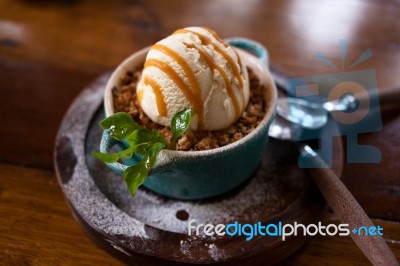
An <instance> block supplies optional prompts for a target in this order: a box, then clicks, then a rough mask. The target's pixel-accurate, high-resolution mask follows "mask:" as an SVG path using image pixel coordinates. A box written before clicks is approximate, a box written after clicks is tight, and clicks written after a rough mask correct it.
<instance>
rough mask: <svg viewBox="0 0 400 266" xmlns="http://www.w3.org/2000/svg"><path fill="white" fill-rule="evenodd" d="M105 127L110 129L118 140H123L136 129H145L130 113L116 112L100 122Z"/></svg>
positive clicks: (111, 134) (111, 133)
mask: <svg viewBox="0 0 400 266" xmlns="http://www.w3.org/2000/svg"><path fill="white" fill-rule="evenodd" d="M100 126H101V127H102V128H103V129H108V130H109V133H110V136H111V137H113V138H114V139H116V140H123V139H125V138H126V137H127V136H129V135H130V134H131V133H132V132H133V131H134V130H137V129H143V127H141V126H139V125H138V124H137V123H136V122H135V121H134V120H133V119H132V117H131V116H130V115H129V114H128V113H124V112H120V113H115V114H113V115H111V116H109V117H107V118H105V119H104V120H102V121H101V122H100Z"/></svg>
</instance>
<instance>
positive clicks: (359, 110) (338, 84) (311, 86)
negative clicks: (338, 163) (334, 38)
mask: <svg viewBox="0 0 400 266" xmlns="http://www.w3.org/2000/svg"><path fill="white" fill-rule="evenodd" d="M339 46H340V54H341V63H342V65H341V68H342V71H343V72H338V73H335V74H326V75H319V76H310V77H303V78H291V79H288V80H287V81H286V88H287V92H288V95H289V97H294V98H300V99H304V100H307V101H310V102H314V103H320V104H322V103H326V102H330V101H340V100H342V99H343V98H344V97H347V96H348V95H358V96H360V95H361V96H363V98H364V99H366V100H364V101H356V102H355V104H354V107H353V108H350V110H345V111H334V112H331V114H330V116H331V118H333V119H334V120H335V122H336V123H337V125H338V127H339V129H340V133H339V134H338V133H337V132H335V131H329V130H327V131H324V134H323V135H320V133H321V132H320V131H318V130H303V131H302V132H301V133H300V134H299V133H297V134H294V137H296V140H297V141H303V140H311V139H320V140H321V141H320V149H319V150H318V151H317V152H318V153H319V154H324V155H325V156H324V159H325V160H326V162H327V164H328V165H329V166H331V164H332V137H334V136H338V135H340V136H346V139H347V145H346V146H347V162H348V163H379V162H380V161H381V153H380V151H379V149H377V148H376V147H374V146H371V145H363V144H358V135H359V134H361V133H368V132H377V131H379V130H381V129H382V119H381V114H380V108H379V99H378V97H377V95H378V88H377V82H376V73H375V70H373V69H365V70H357V71H351V70H352V69H353V67H355V66H357V65H359V64H361V63H362V62H364V61H365V60H367V59H368V58H370V57H372V51H371V50H370V49H368V50H366V51H365V52H364V53H363V54H362V55H361V56H360V57H359V58H358V59H357V60H356V62H354V63H353V64H352V65H351V66H350V67H349V71H344V70H345V61H346V50H347V41H346V40H339ZM316 59H317V60H318V61H320V62H322V63H324V64H326V65H328V66H329V67H331V68H333V69H338V67H337V66H335V65H334V64H333V63H332V62H331V61H330V60H329V58H327V57H326V56H325V55H323V54H322V53H317V54H316ZM292 131H299V128H298V125H295V124H294V123H292ZM326 155H328V156H326ZM299 166H300V167H302V168H310V167H315V165H309V164H308V163H307V162H306V161H303V160H301V158H299Z"/></svg>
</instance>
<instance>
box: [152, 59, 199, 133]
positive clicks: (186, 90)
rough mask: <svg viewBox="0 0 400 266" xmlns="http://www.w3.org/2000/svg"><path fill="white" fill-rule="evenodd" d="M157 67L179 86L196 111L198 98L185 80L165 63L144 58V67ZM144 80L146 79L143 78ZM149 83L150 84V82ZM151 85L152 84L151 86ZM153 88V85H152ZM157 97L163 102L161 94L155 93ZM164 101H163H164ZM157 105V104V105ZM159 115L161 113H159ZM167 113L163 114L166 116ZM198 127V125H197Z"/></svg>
mask: <svg viewBox="0 0 400 266" xmlns="http://www.w3.org/2000/svg"><path fill="white" fill-rule="evenodd" d="M150 66H153V67H157V68H158V69H160V70H161V71H163V72H164V73H165V74H166V75H167V76H168V77H169V78H170V79H171V80H172V81H173V82H175V84H176V85H177V86H178V87H179V89H180V90H181V92H182V93H183V95H184V96H185V98H186V99H187V100H188V101H189V102H190V103H191V104H192V105H193V107H194V109H195V110H194V111H195V112H197V111H198V110H196V106H197V105H196V102H198V99H196V96H195V95H194V94H193V93H192V91H191V90H190V89H189V88H188V86H187V85H186V84H185V81H184V80H183V79H182V78H181V77H180V76H179V75H178V74H177V73H176V72H175V70H174V69H173V68H172V67H171V66H170V65H168V64H167V63H165V62H163V61H161V60H158V59H155V58H150V59H148V60H146V62H145V64H144V67H145V68H146V67H150ZM145 81H146V79H145ZM150 85H151V84H150ZM152 87H153V86H152ZM153 89H154V87H153ZM156 96H157V98H156V100H157V99H162V101H163V102H164V98H163V95H162V94H159V95H157V94H156ZM200 100H201V99H200ZM157 103H158V101H157ZM164 103H165V102H164ZM157 107H158V105H157ZM160 115H161V113H160ZM166 115H167V114H165V115H164V116H166ZM199 120H200V116H199ZM199 127H200V125H199Z"/></svg>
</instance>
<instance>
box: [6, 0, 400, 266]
mask: <svg viewBox="0 0 400 266" xmlns="http://www.w3.org/2000/svg"><path fill="white" fill-rule="evenodd" d="M399 12H400V6H399V4H398V2H397V1H394V0H391V1H384V2H382V1H380V2H379V3H378V2H377V1H372V0H366V1H363V0H349V1H327V0H323V1H306V0H303V1H298V0H284V1H259V0H249V1H246V3H245V4H243V2H242V1H240V0H218V1H213V0H203V1H196V3H194V2H191V1H184V0H170V1H156V0H149V1H147V0H146V1H143V0H116V1H107V0H99V1H93V0H52V1H47V0H15V1H0V136H1V138H0V162H2V163H8V164H7V165H2V166H1V167H0V184H1V186H0V199H1V201H0V212H1V216H0V228H1V232H0V236H1V237H2V238H3V239H5V241H0V261H1V262H3V261H6V262H8V263H5V264H11V265H20V264H34V265H35V264H39V265H48V264H65V265H71V264H77V263H79V264H85V263H86V264H87V265H92V264H107V265H119V263H118V262H117V261H115V260H113V259H112V258H110V257H109V256H108V255H107V254H105V253H104V252H102V251H101V250H98V249H97V248H96V247H95V246H94V245H93V244H92V242H91V241H90V240H89V239H88V238H87V237H86V236H84V235H83V233H82V231H81V230H80V229H79V228H78V226H77V224H76V223H75V222H74V221H73V220H72V217H71V215H70V213H69V211H68V209H67V207H66V205H65V203H64V201H63V200H62V197H61V192H60V190H59V189H58V187H57V186H56V185H55V179H54V177H53V176H54V174H53V172H52V169H53V161H52V153H53V143H54V139H55V135H56V132H57V129H58V127H59V124H60V122H61V119H62V116H63V114H64V112H65V111H66V110H67V108H68V106H69V105H70V103H71V102H72V101H73V98H74V97H75V96H76V95H78V93H79V92H80V91H81V90H82V89H83V88H85V86H86V85H87V84H88V83H90V82H91V81H92V80H93V79H94V78H96V77H97V76H99V75H101V74H103V73H104V72H105V71H108V70H111V69H113V68H114V67H115V66H116V65H117V64H118V63H119V62H121V61H122V60H123V59H124V58H125V57H126V56H128V55H129V54H131V53H132V52H134V51H136V50H138V49H140V48H142V47H144V46H147V45H150V44H152V43H154V42H155V41H157V40H159V39H161V38H162V37H164V36H166V35H168V34H170V33H171V32H173V31H174V30H175V29H176V28H180V27H183V26H188V25H205V26H208V27H210V28H213V29H215V30H216V31H217V32H218V33H219V34H220V35H221V36H222V37H232V36H244V37H249V38H253V39H255V40H257V41H259V42H261V43H263V44H264V45H265V46H267V47H268V49H269V53H270V58H271V63H272V64H273V65H274V66H275V67H276V68H277V69H279V70H281V72H282V73H283V75H284V76H286V77H302V76H307V75H318V74H327V73H337V72H339V71H343V70H342V69H341V66H340V65H341V62H340V51H339V47H338V43H337V41H338V39H347V40H348V42H349V46H348V49H347V57H346V60H345V69H344V71H348V70H349V68H348V66H349V65H351V64H352V63H353V62H354V61H355V60H356V59H357V58H358V57H359V56H360V55H361V54H362V53H363V52H364V51H365V50H367V49H368V48H370V49H371V51H372V52H373V55H374V56H373V57H372V58H370V59H368V60H367V61H365V62H364V63H362V64H360V65H359V66H357V67H355V68H354V70H363V69H374V70H375V71H376V76H377V79H378V86H379V87H380V88H381V87H382V88H399V87H400V75H398V73H400V53H399V51H400V27H399V23H398V14H399ZM317 52H321V53H324V54H326V55H327V56H328V57H329V58H330V59H331V61H332V62H333V63H334V64H336V65H338V66H339V68H338V69H337V70H336V69H332V68H329V67H328V66H325V65H324V64H322V63H321V62H318V61H317V60H316V59H315V54H316V53H317ZM398 113H399V112H398V110H395V111H388V112H384V113H383V114H382V118H383V121H384V124H383V130H382V131H380V132H376V133H368V134H361V135H360V137H359V142H360V143H365V144H371V145H375V146H376V147H378V148H379V149H380V150H381V153H382V163H381V164H376V165H363V164H361V165H360V164H351V165H350V164H349V165H346V167H345V169H344V175H343V180H344V182H345V184H346V185H347V186H348V187H349V189H350V191H351V192H352V193H353V194H354V195H355V197H356V199H357V200H358V201H359V202H360V204H361V206H362V207H363V208H364V209H365V210H366V212H367V213H368V214H369V215H370V216H371V217H376V218H381V219H384V220H378V221H379V222H380V221H382V224H383V225H384V226H385V228H388V229H387V230H389V231H391V232H392V231H393V232H395V231H397V232H400V224H399V223H398V222H399V221H400V211H399V208H398V206H399V205H400V188H399V184H400V177H399V175H398V174H396V173H398V172H399V169H400V164H399V162H398V158H399V155H400V150H399V147H398V145H397V144H398V143H400V134H399V133H398V132H399V129H400V119H399V116H398ZM393 143H395V144H393ZM25 166H28V168H25ZM39 169H41V170H39ZM33 188H34V189H33ZM3 214H4V215H3ZM375 221H376V220H374V222H375ZM13 224H15V225H13ZM10 228H11V229H14V230H10ZM60 239H61V240H60ZM392 239H393V240H394V243H395V244H391V245H390V246H391V247H392V248H394V251H395V254H396V256H397V258H399V254H400V251H399V248H398V245H399V242H398V241H399V239H400V237H399V235H398V234H397V235H396V234H394V237H393V238H392ZM396 241H397V242H396ZM396 243H397V244H396ZM52 250H54V251H52ZM3 258H5V259H4V260H3ZM80 258H82V259H80ZM334 258H336V259H334ZM337 258H340V259H337ZM292 263H298V264H301V265H307V264H310V263H317V264H331V265H339V264H340V263H342V264H343V265H345V264H350V263H354V264H365V263H366V260H365V258H363V257H362V255H361V253H360V252H359V251H358V250H357V248H356V247H355V245H353V243H351V241H350V240H349V239H347V238H335V237H334V238H318V237H317V238H315V239H313V240H312V241H311V242H310V244H309V245H307V246H306V247H305V248H303V249H302V250H301V251H300V252H297V253H296V255H295V256H292V257H291V258H289V259H288V260H287V265H289V264H292Z"/></svg>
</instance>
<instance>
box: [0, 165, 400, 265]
mask: <svg viewBox="0 0 400 266" xmlns="http://www.w3.org/2000/svg"><path fill="white" fill-rule="evenodd" d="M323 222H324V223H336V224H337V223H338V220H337V219H336V218H335V217H334V216H333V215H332V214H329V215H327V216H326V217H325V219H324V220H323ZM373 222H374V223H375V224H376V225H380V226H382V227H383V228H384V234H385V239H386V240H387V241H388V244H389V246H390V247H391V249H392V250H393V252H394V253H395V254H396V257H397V259H400V230H399V225H398V223H394V222H388V221H383V220H378V219H375V220H373ZM0 236H1V238H2V240H1V241H0V251H1V252H0V262H1V264H3V265H122V264H121V263H120V262H119V261H117V260H116V259H114V258H113V257H111V256H110V255H109V254H107V253H106V252H104V251H102V250H101V249H99V248H98V247H97V246H96V245H95V244H94V243H93V242H92V241H91V240H90V239H89V238H88V237H87V235H85V234H84V232H83V230H82V229H80V227H79V225H78V224H77V222H76V221H75V220H74V219H73V218H72V215H71V213H70V210H69V208H68V206H67V204H66V202H65V200H64V198H63V196H62V193H61V190H60V188H59V186H58V185H57V181H56V177H55V175H54V173H52V172H51V171H47V170H39V169H32V168H25V167H20V166H13V165H8V164H0ZM338 258H340V259H338ZM309 263H313V264H314V265H349V264H352V265H367V264H368V261H367V260H366V258H365V257H364V256H363V255H362V253H361V251H360V250H358V248H357V247H356V245H355V244H354V243H353V242H352V240H351V239H350V237H339V236H335V237H320V236H318V237H315V238H313V239H312V240H311V241H310V242H309V243H308V244H307V245H306V246H304V247H303V248H301V249H300V250H299V251H297V252H296V253H295V254H294V255H292V256H290V257H289V258H288V259H287V260H285V261H284V262H282V265H294V264H298V265H308V264H309Z"/></svg>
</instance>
